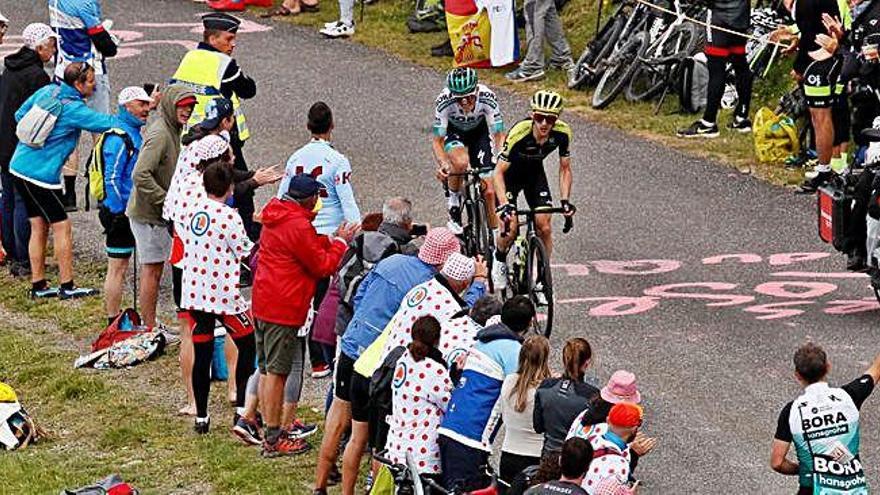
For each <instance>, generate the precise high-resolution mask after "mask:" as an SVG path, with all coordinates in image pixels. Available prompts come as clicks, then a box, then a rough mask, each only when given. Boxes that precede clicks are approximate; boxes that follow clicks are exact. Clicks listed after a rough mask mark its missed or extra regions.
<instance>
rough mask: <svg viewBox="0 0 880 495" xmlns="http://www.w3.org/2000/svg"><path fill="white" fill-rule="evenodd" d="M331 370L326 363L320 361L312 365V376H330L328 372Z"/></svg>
mask: <svg viewBox="0 0 880 495" xmlns="http://www.w3.org/2000/svg"><path fill="white" fill-rule="evenodd" d="M332 372H333V370H332V369H331V368H330V365H329V364H327V363H321V364H317V365H315V366H312V378H324V377H325V376H330V373H332Z"/></svg>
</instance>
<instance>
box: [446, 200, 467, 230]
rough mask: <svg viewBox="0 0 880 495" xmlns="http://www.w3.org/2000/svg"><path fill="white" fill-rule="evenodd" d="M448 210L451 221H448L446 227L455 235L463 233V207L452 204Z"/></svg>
mask: <svg viewBox="0 0 880 495" xmlns="http://www.w3.org/2000/svg"><path fill="white" fill-rule="evenodd" d="M448 211H449V221H448V222H446V228H447V229H449V230H450V231H452V233H453V234H455V235H461V233H462V232H464V227H462V226H461V207H460V206H450V207H449V210H448Z"/></svg>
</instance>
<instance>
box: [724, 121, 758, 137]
mask: <svg viewBox="0 0 880 495" xmlns="http://www.w3.org/2000/svg"><path fill="white" fill-rule="evenodd" d="M727 128H728V129H730V130H731V131H736V132H739V133H742V134H747V133H749V132H752V121H751V120H749V119H744V118H742V117H734V118H733V120H731V121H730V123H729V124H727Z"/></svg>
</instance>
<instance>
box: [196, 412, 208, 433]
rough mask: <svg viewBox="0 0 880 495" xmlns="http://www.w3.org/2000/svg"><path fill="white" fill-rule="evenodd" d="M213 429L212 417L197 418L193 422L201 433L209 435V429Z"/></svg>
mask: <svg viewBox="0 0 880 495" xmlns="http://www.w3.org/2000/svg"><path fill="white" fill-rule="evenodd" d="M210 429H211V417H210V416H208V417H207V418H196V420H195V422H194V423H193V430H195V432H196V433H198V434H199V435H207V433H208V431H209V430H210Z"/></svg>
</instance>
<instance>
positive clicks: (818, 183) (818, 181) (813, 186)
mask: <svg viewBox="0 0 880 495" xmlns="http://www.w3.org/2000/svg"><path fill="white" fill-rule="evenodd" d="M832 177H834V172H818V173H817V174H816V176H815V177H813V178H811V179H806V180H804V182H803V184H801V186H800V187H799V188H798V189H797V191H795V192H797V193H798V194H812V193H814V192H816V191H817V190H819V188H820V187H822V186H823V185H824V184H825V183H826V182H828V181H829V180H831V178H832Z"/></svg>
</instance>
